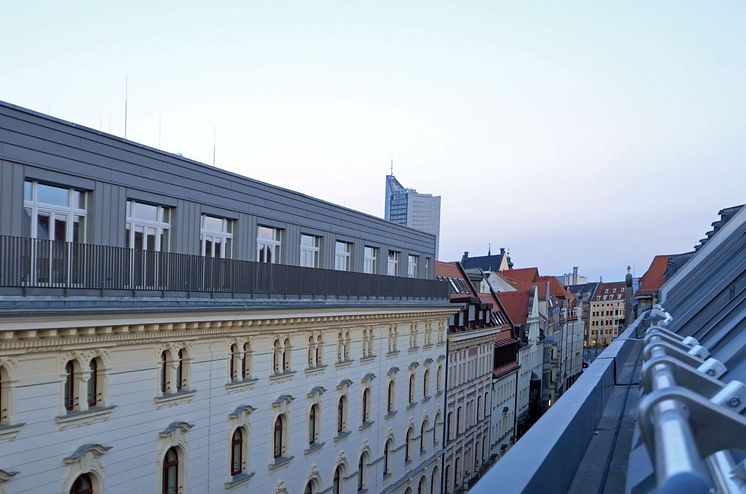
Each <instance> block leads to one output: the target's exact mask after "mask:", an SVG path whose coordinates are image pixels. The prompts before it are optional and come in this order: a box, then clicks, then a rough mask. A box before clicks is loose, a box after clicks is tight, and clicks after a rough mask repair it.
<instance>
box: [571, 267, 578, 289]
mask: <svg viewBox="0 0 746 494" xmlns="http://www.w3.org/2000/svg"><path fill="white" fill-rule="evenodd" d="M572 284H573V285H577V284H578V267H577V266H573V267H572Z"/></svg>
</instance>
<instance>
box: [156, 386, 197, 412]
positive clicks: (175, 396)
mask: <svg viewBox="0 0 746 494" xmlns="http://www.w3.org/2000/svg"><path fill="white" fill-rule="evenodd" d="M196 392H197V391H196V390H194V389H190V390H189V391H178V392H176V393H167V394H164V395H160V396H156V397H155V398H154V401H155V404H156V408H163V407H166V406H175V405H180V404H182V403H189V402H190V401H192V398H194V395H195V394H196Z"/></svg>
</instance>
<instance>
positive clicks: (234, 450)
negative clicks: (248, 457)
mask: <svg viewBox="0 0 746 494" xmlns="http://www.w3.org/2000/svg"><path fill="white" fill-rule="evenodd" d="M242 471H243V432H242V429H241V427H239V428H237V429H236V430H235V431H234V432H233V437H232V438H231V475H234V476H235V475H239V474H240V473H241V472H242Z"/></svg>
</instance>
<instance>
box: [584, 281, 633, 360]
mask: <svg viewBox="0 0 746 494" xmlns="http://www.w3.org/2000/svg"><path fill="white" fill-rule="evenodd" d="M624 291H625V286H624V283H622V282H618V283H599V284H598V286H597V287H596V290H595V292H594V294H593V296H592V297H591V300H590V310H589V315H588V317H589V320H590V324H589V326H588V331H589V334H588V335H587V339H586V345H587V346H596V345H608V344H609V343H610V342H611V340H612V339H614V338H616V337H617V336H618V335H619V330H620V328H623V327H624V318H625V312H624V307H625V305H624V304H625V297H624Z"/></svg>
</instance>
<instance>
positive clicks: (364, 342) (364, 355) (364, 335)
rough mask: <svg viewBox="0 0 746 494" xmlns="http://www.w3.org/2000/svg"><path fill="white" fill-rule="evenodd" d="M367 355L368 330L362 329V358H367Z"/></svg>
mask: <svg viewBox="0 0 746 494" xmlns="http://www.w3.org/2000/svg"><path fill="white" fill-rule="evenodd" d="M368 353H370V352H369V351H368V330H367V329H363V357H367V356H368Z"/></svg>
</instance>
